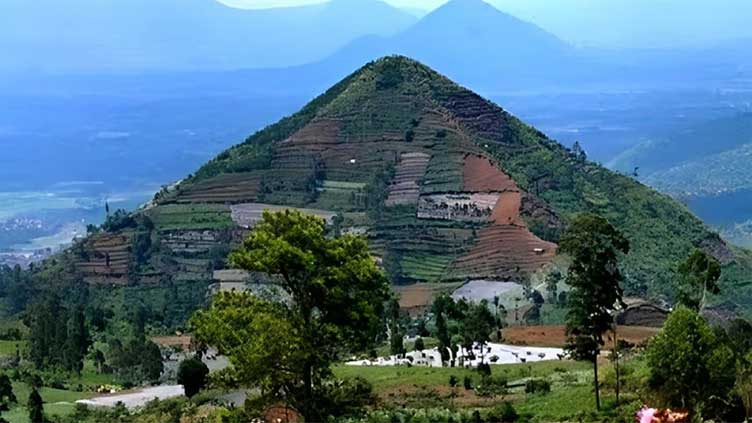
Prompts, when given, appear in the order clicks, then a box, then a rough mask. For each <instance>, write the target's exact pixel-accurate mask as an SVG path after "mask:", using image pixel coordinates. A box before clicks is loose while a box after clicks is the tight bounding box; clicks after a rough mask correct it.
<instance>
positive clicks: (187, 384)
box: [178, 357, 209, 398]
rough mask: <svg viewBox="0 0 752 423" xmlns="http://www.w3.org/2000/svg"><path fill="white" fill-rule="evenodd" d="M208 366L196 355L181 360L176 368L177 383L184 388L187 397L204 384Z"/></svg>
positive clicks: (196, 391) (202, 387)
mask: <svg viewBox="0 0 752 423" xmlns="http://www.w3.org/2000/svg"><path fill="white" fill-rule="evenodd" d="M207 375H209V368H208V367H206V364H204V363H203V362H202V361H201V360H199V359H198V358H196V357H193V358H189V359H187V360H183V361H182V362H181V363H180V367H179V368H178V383H179V384H181V385H183V387H184V388H185V396H187V397H188V398H190V397H192V396H194V395H196V394H197V393H199V391H201V390H202V389H204V386H206V376H207Z"/></svg>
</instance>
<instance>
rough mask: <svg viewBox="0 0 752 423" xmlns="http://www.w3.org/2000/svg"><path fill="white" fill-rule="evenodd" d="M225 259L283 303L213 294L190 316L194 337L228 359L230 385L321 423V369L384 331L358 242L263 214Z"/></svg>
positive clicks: (381, 283)
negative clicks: (252, 389)
mask: <svg viewBox="0 0 752 423" xmlns="http://www.w3.org/2000/svg"><path fill="white" fill-rule="evenodd" d="M231 262H232V263H233V264H234V265H235V266H237V267H239V268H242V269H246V270H249V271H254V272H263V273H266V274H268V275H270V276H271V277H272V278H273V280H274V282H275V284H276V285H277V286H278V287H279V288H280V289H281V290H282V292H283V293H284V294H285V295H286V296H287V297H288V298H287V300H285V301H278V302H272V301H268V300H264V299H260V298H257V297H254V296H252V295H251V294H248V293H222V294H219V295H218V296H217V297H215V299H214V300H213V301H212V304H211V305H210V307H209V309H208V310H206V311H200V312H198V313H197V314H196V315H195V316H194V318H193V319H192V325H193V327H194V329H195V334H196V337H197V339H198V340H199V341H201V342H204V343H206V344H208V345H213V346H215V347H217V348H218V349H219V350H220V351H221V352H223V353H225V354H227V355H228V356H229V357H230V359H231V361H232V363H233V366H234V368H235V369H236V371H237V373H238V376H239V380H241V381H242V382H244V383H246V384H248V385H250V386H256V387H259V388H261V389H262V391H263V392H264V394H265V395H264V397H265V399H266V400H268V401H270V402H272V401H280V400H283V401H286V402H287V403H289V404H290V405H292V406H293V407H295V408H296V409H298V410H299V411H300V412H301V413H302V414H303V415H304V416H305V417H306V418H307V419H309V420H321V419H324V418H326V417H327V416H326V415H325V411H324V410H322V409H321V408H320V407H318V406H317V404H320V403H321V396H322V395H323V393H324V391H326V388H325V384H324V382H325V381H326V380H327V378H329V377H330V376H331V371H330V364H331V363H332V362H333V361H334V360H335V359H337V357H339V356H340V355H341V354H344V353H351V352H355V351H363V350H366V348H367V347H369V346H371V345H372V344H373V342H374V340H375V339H376V338H377V335H378V334H379V333H381V332H382V331H383V327H382V322H383V319H382V317H383V313H384V304H385V302H386V301H387V300H388V299H389V297H390V293H389V285H388V282H387V279H386V277H385V276H384V274H383V272H382V271H381V270H380V269H379V268H378V267H377V266H376V262H375V261H374V260H373V258H372V257H371V255H370V254H369V251H368V245H367V243H366V241H365V240H364V239H363V238H360V237H355V236H349V235H346V236H342V237H338V238H334V237H328V236H327V233H326V224H325V222H324V220H323V219H320V218H317V217H314V216H309V215H305V214H302V213H300V212H297V211H284V212H279V213H269V212H265V213H264V216H263V219H262V221H261V222H259V223H258V224H257V225H256V226H255V227H254V230H253V231H252V232H251V234H250V235H249V237H248V238H247V239H246V241H245V242H244V244H243V247H242V248H241V249H240V250H238V251H237V252H235V253H233V254H232V256H231Z"/></svg>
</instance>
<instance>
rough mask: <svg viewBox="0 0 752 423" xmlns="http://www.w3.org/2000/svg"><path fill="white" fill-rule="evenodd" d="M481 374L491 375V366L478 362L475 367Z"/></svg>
mask: <svg viewBox="0 0 752 423" xmlns="http://www.w3.org/2000/svg"><path fill="white" fill-rule="evenodd" d="M476 370H478V373H480V375H481V376H491V366H490V365H489V364H488V363H480V364H478V367H477V368H476Z"/></svg>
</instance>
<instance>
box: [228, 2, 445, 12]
mask: <svg viewBox="0 0 752 423" xmlns="http://www.w3.org/2000/svg"><path fill="white" fill-rule="evenodd" d="M219 1H221V2H222V3H225V4H227V5H230V6H235V7H244V8H253V9H265V8H270V7H292V6H304V5H310V4H317V3H325V2H326V0H219ZM385 1H386V2H387V3H389V4H391V5H394V6H396V7H406V8H413V9H426V10H430V9H433V8H435V7H438V6H440V5H442V4H443V3H446V1H447V0H385Z"/></svg>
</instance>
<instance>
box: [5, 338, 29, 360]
mask: <svg viewBox="0 0 752 423" xmlns="http://www.w3.org/2000/svg"><path fill="white" fill-rule="evenodd" d="M25 347H26V341H2V340H0V357H10V356H12V355H14V354H15V353H16V349H18V350H19V351H23V349H24V348H25Z"/></svg>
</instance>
